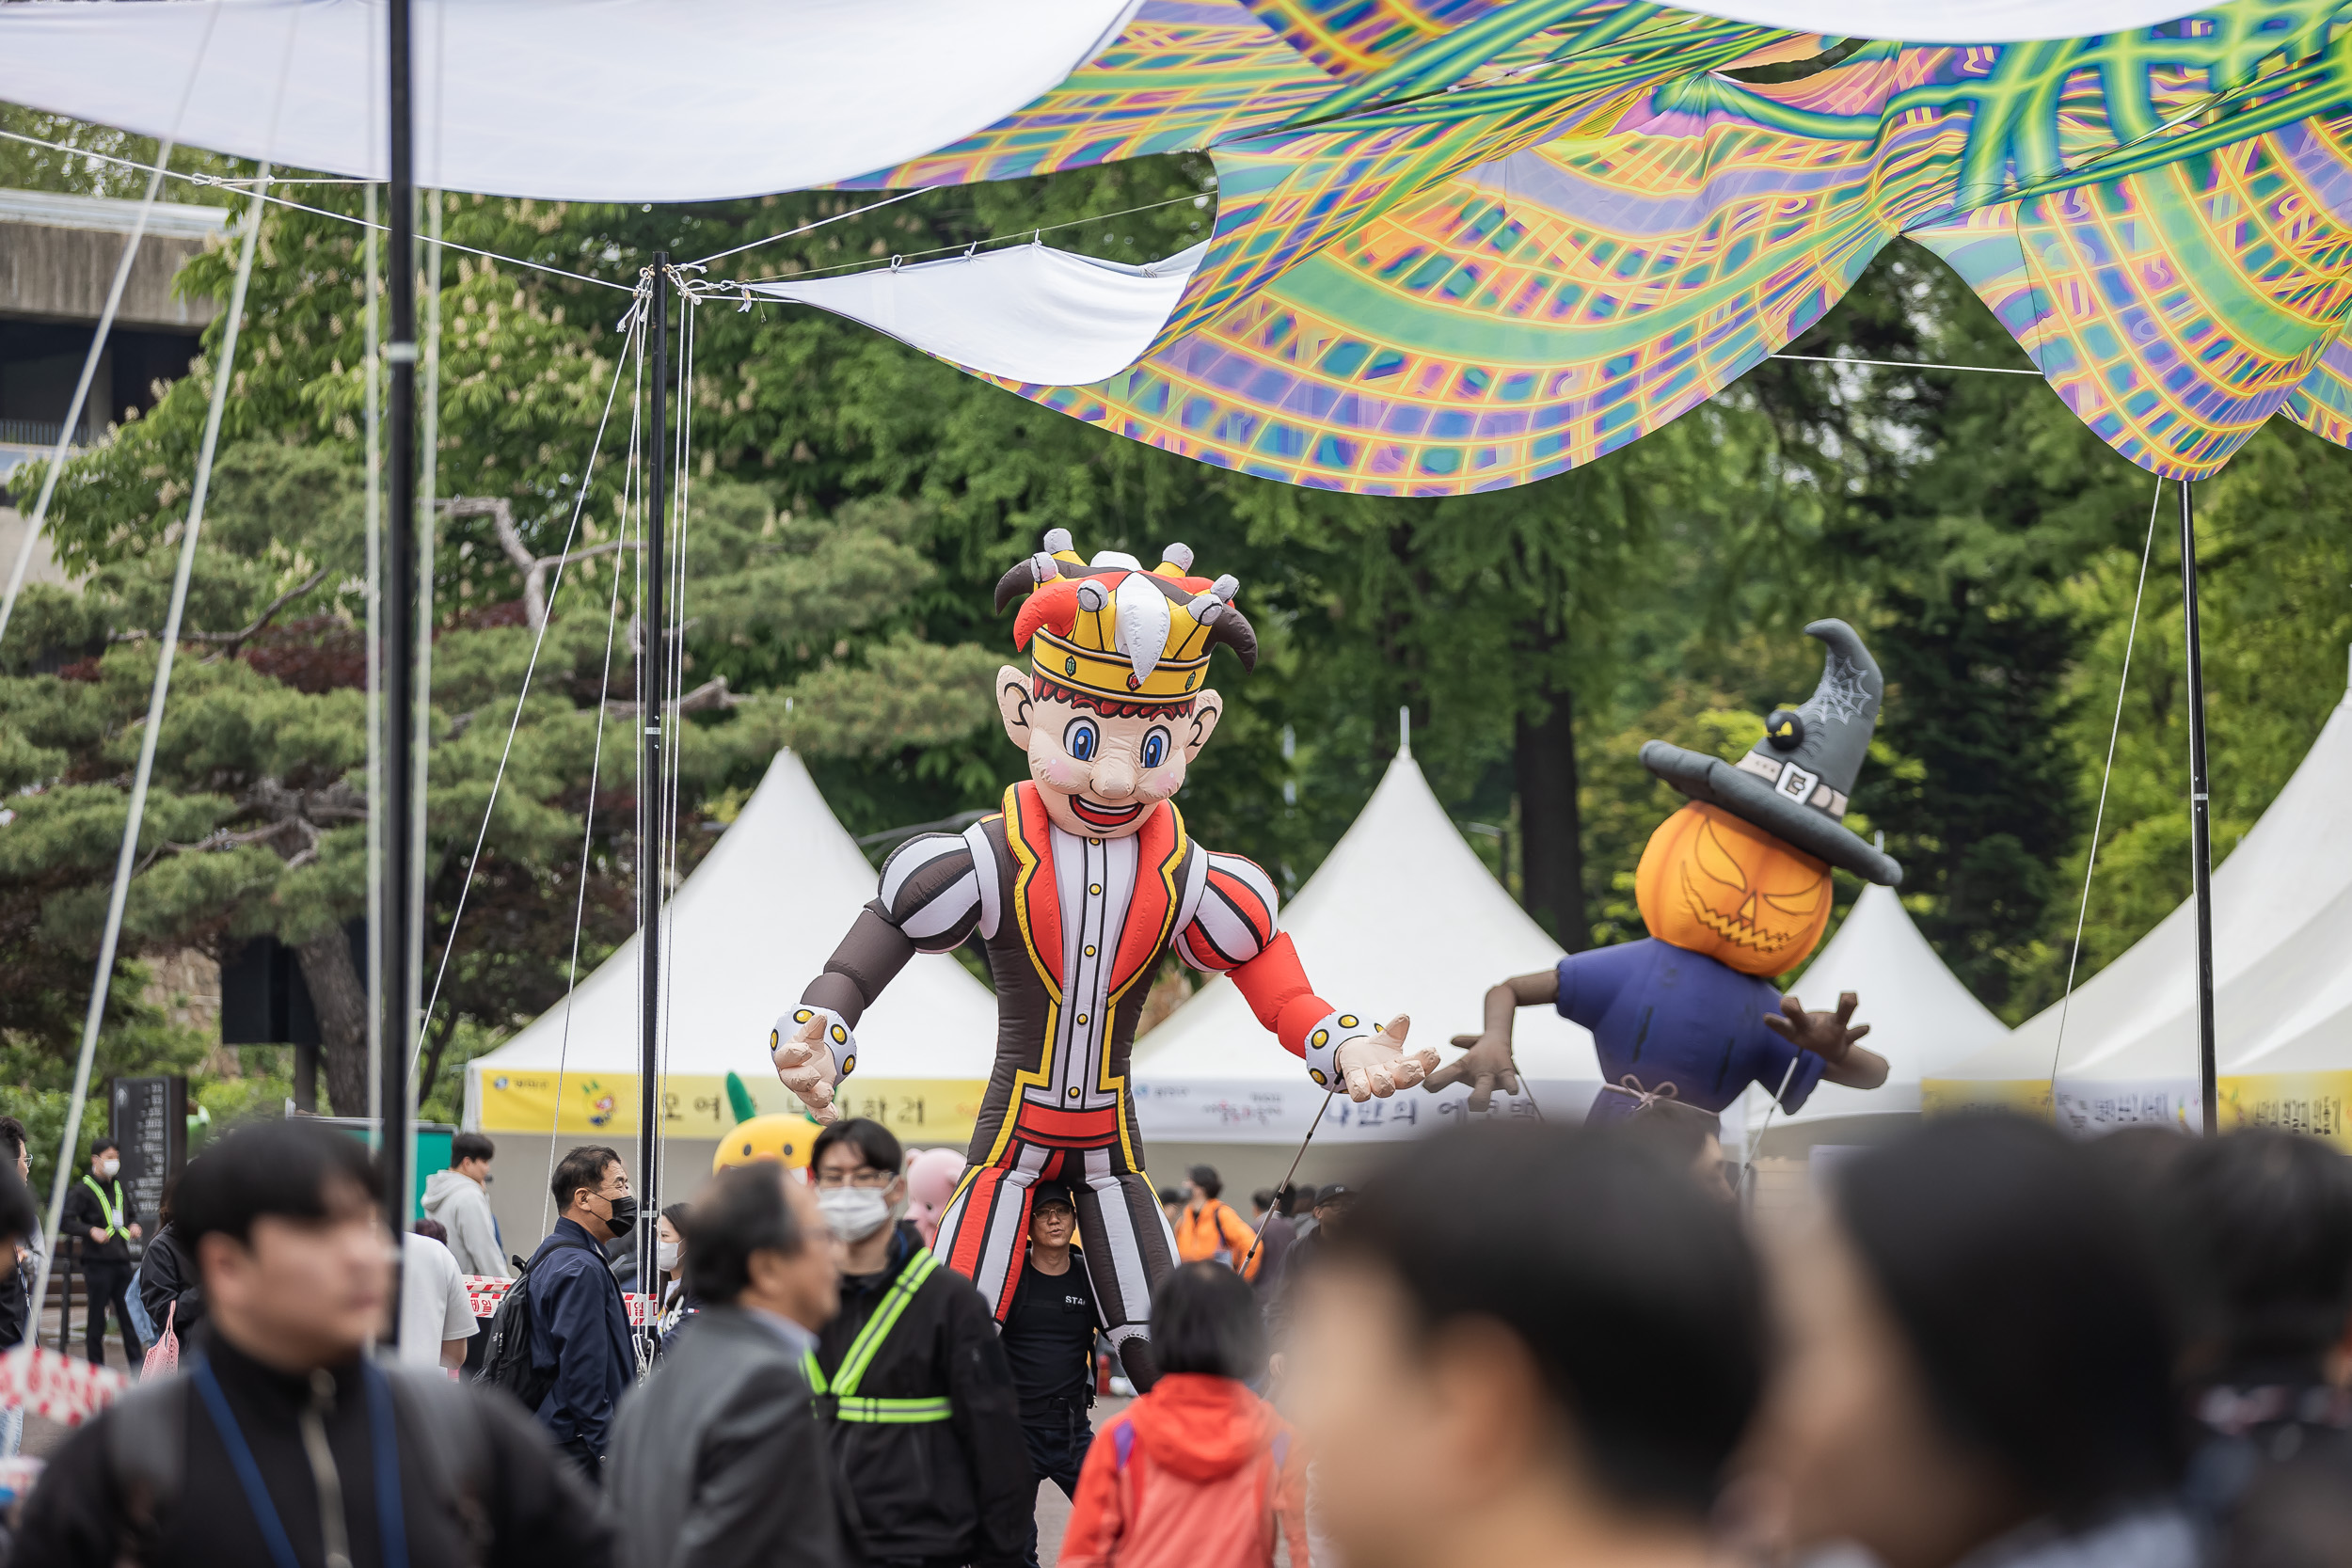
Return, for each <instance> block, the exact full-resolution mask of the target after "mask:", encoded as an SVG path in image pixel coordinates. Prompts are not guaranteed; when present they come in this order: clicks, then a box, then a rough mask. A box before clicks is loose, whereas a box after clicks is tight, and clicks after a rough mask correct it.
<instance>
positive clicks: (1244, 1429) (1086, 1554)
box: [1061, 1372, 1311, 1568]
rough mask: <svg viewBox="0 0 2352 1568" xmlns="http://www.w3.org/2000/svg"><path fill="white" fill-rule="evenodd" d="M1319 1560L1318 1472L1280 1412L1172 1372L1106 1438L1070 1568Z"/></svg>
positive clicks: (1065, 1543)
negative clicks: (1311, 1532) (1314, 1476)
mask: <svg viewBox="0 0 2352 1568" xmlns="http://www.w3.org/2000/svg"><path fill="white" fill-rule="evenodd" d="M1277 1530H1279V1531H1280V1532H1281V1533H1282V1536H1283V1537H1284V1538H1285V1539H1286V1540H1287V1541H1288V1542H1289V1544H1290V1560H1291V1565H1292V1568H1311V1563H1310V1562H1309V1560H1308V1553H1307V1465H1306V1461H1305V1459H1304V1458H1303V1457H1302V1456H1301V1455H1300V1453H1299V1451H1298V1445H1297V1443H1296V1441H1295V1439H1294V1438H1293V1437H1292V1435H1291V1430H1290V1428H1289V1427H1287V1426H1285V1425H1284V1424H1283V1423H1282V1421H1281V1419H1280V1418H1279V1417H1277V1416H1276V1415H1275V1414H1274V1411H1273V1408H1272V1407H1271V1406H1270V1405H1268V1404H1267V1403H1266V1402H1264V1401H1263V1400H1261V1399H1260V1398H1258V1396H1257V1395H1255V1394H1253V1393H1251V1392H1250V1391H1249V1390H1248V1388H1247V1387H1245V1386H1242V1385H1241V1384H1239V1383H1236V1382H1234V1381H1233V1380H1232V1378H1225V1377H1208V1376H1204V1375H1202V1374H1200V1373H1197V1372H1171V1373H1169V1374H1168V1375H1167V1376H1166V1377H1163V1378H1161V1379H1160V1381H1159V1382H1158V1383H1157V1384H1156V1385H1154V1386H1153V1387H1152V1391H1151V1392H1150V1393H1148V1394H1146V1395H1144V1396H1143V1397H1142V1398H1141V1399H1139V1400H1137V1401H1136V1402H1135V1403H1134V1404H1132V1405H1130V1406H1128V1407H1127V1409H1126V1410H1125V1411H1124V1412H1123V1413H1122V1414H1121V1415H1120V1417H1119V1418H1118V1419H1116V1420H1114V1421H1112V1422H1111V1423H1110V1424H1109V1425H1108V1426H1106V1427H1104V1429H1103V1430H1102V1431H1101V1432H1100V1433H1097V1434H1096V1435H1095V1439H1094V1446H1093V1447H1092V1448H1090V1449H1088V1450H1087V1459H1086V1466H1085V1468H1084V1469H1083V1470H1081V1471H1080V1472H1079V1475H1078V1495H1077V1497H1076V1498H1075V1499H1074V1500H1073V1502H1072V1504H1071V1509H1070V1528H1069V1529H1068V1531H1067V1532H1066V1533H1065V1534H1064V1535H1063V1537H1062V1545H1061V1568H1110V1565H1111V1564H1113V1563H1117V1564H1118V1568H1268V1565H1269V1564H1271V1563H1272V1562H1273V1561H1274V1543H1275V1532H1276V1531H1277Z"/></svg>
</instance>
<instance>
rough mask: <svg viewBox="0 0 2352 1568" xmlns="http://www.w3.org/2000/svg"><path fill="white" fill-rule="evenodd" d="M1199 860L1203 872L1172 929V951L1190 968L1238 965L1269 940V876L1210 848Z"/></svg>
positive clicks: (1271, 937) (1249, 863)
mask: <svg viewBox="0 0 2352 1568" xmlns="http://www.w3.org/2000/svg"><path fill="white" fill-rule="evenodd" d="M1204 859H1205V860H1206V863H1207V867H1206V873H1205V875H1204V876H1203V877H1202V878H1201V885H1200V890H1199V893H1198V894H1197V895H1196V896H1194V897H1193V899H1192V900H1191V905H1192V907H1191V910H1190V911H1189V912H1188V916H1187V918H1186V919H1185V920H1184V924H1183V927H1182V928H1181V929H1180V930H1178V932H1177V933H1176V954H1177V957H1179V958H1183V959H1184V962H1186V963H1188V964H1190V965H1191V966H1192V967H1193V968H1195V969H1206V970H1215V971H1219V972H1222V971H1226V970H1232V969H1237V968H1239V967H1240V966H1241V965H1243V964H1246V963H1248V961H1249V960H1250V959H1252V958H1256V957H1257V956H1258V955H1259V954H1260V953H1263V952H1264V951H1265V949H1266V946H1267V944H1268V943H1270V942H1273V941H1274V936H1275V932H1276V930H1277V929H1278V927H1277V925H1276V923H1275V918H1274V911H1275V906H1276V903H1277V898H1276V895H1275V892H1274V880H1273V879H1272V878H1270V877H1268V876H1267V875H1266V874H1265V873H1264V872H1263V871H1261V870H1259V869H1258V867H1257V864H1256V863H1254V862H1252V861H1249V860H1247V859H1245V858H1244V857H1242V856H1240V855H1224V854H1218V853H1216V851H1214V850H1212V851H1209V852H1208V853H1207V854H1206V855H1205V857H1204Z"/></svg>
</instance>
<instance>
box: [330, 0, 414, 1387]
mask: <svg viewBox="0 0 2352 1568" xmlns="http://www.w3.org/2000/svg"><path fill="white" fill-rule="evenodd" d="M408 5H409V0H391V6H390V8H389V9H390V19H389V33H390V37H389V45H390V48H389V55H390V64H391V81H390V83H389V95H388V103H389V106H390V110H391V114H390V119H391V126H390V131H391V167H390V169H389V173H390V175H391V180H390V182H389V183H390V187H391V188H390V196H391V212H390V214H389V217H390V225H389V227H390V230H391V247H390V249H391V254H390V262H389V266H390V271H389V276H388V279H387V281H388V283H389V296H390V298H389V304H390V306H391V335H390V338H389V341H387V342H386V343H385V345H384V357H385V359H386V361H387V362H388V363H389V365H390V367H391V388H390V393H391V395H390V397H389V399H388V400H387V402H386V404H385V414H386V419H385V427H386V432H385V433H386V435H387V436H389V448H390V450H389V451H388V452H387V453H386V454H385V455H386V459H387V464H388V467H389V469H390V482H391V483H390V485H389V492H390V497H391V505H390V507H389V509H387V511H386V513H385V516H384V555H385V560H384V613H383V615H382V616H381V617H380V620H381V624H382V628H383V637H384V657H383V660H382V666H383V678H384V703H383V707H382V712H383V716H384V717H383V724H384V773H383V787H384V812H383V817H384V829H383V833H384V863H385V864H384V871H385V875H384V877H383V901H382V903H381V905H380V906H379V907H378V908H377V909H376V910H375V911H373V912H374V913H375V915H376V917H377V918H376V921H375V928H374V930H373V931H372V932H371V933H370V936H371V937H372V939H373V941H374V942H375V943H376V951H377V953H378V954H379V958H378V968H379V971H380V973H381V974H382V975H383V989H382V990H380V991H379V992H378V993H377V995H376V998H375V1006H376V1011H377V1015H378V1016H379V1017H380V1018H381V1019H382V1020H383V1042H384V1044H383V1050H382V1051H381V1052H380V1053H378V1054H379V1055H380V1057H381V1072H382V1077H381V1079H380V1081H379V1085H378V1095H377V1099H378V1102H379V1103H380V1104H381V1105H382V1106H383V1123H382V1126H381V1129H380V1133H381V1139H382V1145H381V1148H379V1149H378V1151H377V1154H378V1158H380V1159H381V1160H382V1162H383V1164H382V1167H381V1168H382V1170H383V1173H384V1219H385V1222H386V1223H387V1224H388V1225H389V1226H390V1227H391V1230H392V1234H393V1235H394V1236H399V1235H401V1234H403V1233H404V1232H405V1231H406V1230H407V1228H408V1105H409V1100H408V1050H409V1042H410V1041H411V1040H413V1039H414V1038H415V1037H416V1033H417V1026H416V1021H415V1019H414V1017H413V1016H412V1014H411V1005H410V1002H409V992H410V991H411V990H413V989H414V986H415V979H416V976H415V973H414V971H413V970H412V969H411V968H410V966H409V961H408V960H409V953H408V925H409V921H410V920H411V919H412V918H413V917H414V914H415V911H414V909H413V907H412V906H413V901H414V897H415V894H416V883H415V882H414V881H413V880H412V879H411V876H410V873H411V869H412V865H411V863H412V862H413V860H414V859H415V854H416V815H415V811H414V792H415V784H416V777H415V773H414V771H413V769H414V767H415V748H414V738H415V735H416V723H415V714H414V709H415V706H416V704H417V701H418V698H419V695H420V693H418V692H417V691H416V689H415V686H416V681H415V674H416V668H417V649H416V640H417V620H416V615H417V610H416V606H417V244H416V242H417V175H416V164H415V158H414V151H413V147H412V143H411V132H412V128H413V127H412V121H411V116H412V114H413V112H414V111H413V107H412V105H411V104H410V103H409V99H408V74H409V73H408ZM371 308H373V305H372V304H371ZM336 1109H337V1110H338V1111H341V1110H342V1106H340V1105H339V1106H337V1107H336ZM392 1269H393V1274H392V1299H393V1300H395V1301H397V1300H399V1299H400V1273H399V1270H400V1254H399V1253H398V1252H394V1253H393V1255H392ZM384 1342H385V1343H386V1344H388V1345H393V1346H397V1345H398V1344H399V1342H400V1314H399V1313H398V1312H394V1313H393V1314H392V1323H391V1330H390V1333H389V1334H388V1335H387V1336H386V1338H385V1341H384Z"/></svg>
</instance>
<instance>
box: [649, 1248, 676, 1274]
mask: <svg viewBox="0 0 2352 1568" xmlns="http://www.w3.org/2000/svg"><path fill="white" fill-rule="evenodd" d="M677 1253H678V1245H677V1243H675V1242H657V1243H654V1249H653V1261H654V1267H656V1268H658V1269H660V1271H661V1272H662V1273H663V1274H668V1273H669V1272H670V1271H671V1270H672V1269H675V1268H676V1267H677Z"/></svg>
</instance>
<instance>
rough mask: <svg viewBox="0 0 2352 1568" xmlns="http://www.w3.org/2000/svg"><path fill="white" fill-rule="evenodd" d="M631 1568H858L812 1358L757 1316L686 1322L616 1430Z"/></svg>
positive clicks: (614, 1510)
mask: <svg viewBox="0 0 2352 1568" xmlns="http://www.w3.org/2000/svg"><path fill="white" fill-rule="evenodd" d="M604 1497H605V1503H606V1509H607V1516H608V1517H610V1518H611V1519H612V1526H613V1529H614V1531H615V1533H616V1534H617V1535H618V1537H619V1549H618V1560H619V1562H620V1563H621V1565H622V1568H683V1565H691V1568H845V1565H846V1563H847V1562H848V1560H849V1559H848V1554H847V1551H846V1549H845V1548H844V1546H843V1544H842V1540H841V1519H840V1515H839V1513H837V1512H836V1509H835V1504H834V1487H833V1465H832V1462H831V1459H830V1457H829V1455H828V1453H827V1451H826V1444H825V1432H824V1429H823V1427H821V1426H820V1425H819V1424H818V1419H817V1413H816V1411H815V1410H814V1409H813V1408H812V1407H811V1404H810V1400H809V1393H808V1384H807V1382H806V1380H804V1379H803V1377H802V1376H801V1366H800V1357H799V1356H798V1355H796V1354H793V1352H792V1351H791V1350H790V1349H789V1348H788V1347H787V1345H786V1343H785V1336H784V1335H783V1334H782V1333H780V1332H778V1331H777V1330H776V1329H774V1328H772V1327H771V1326H769V1325H768V1324H766V1323H761V1322H760V1321H758V1320H757V1319H756V1318H755V1317H753V1316H752V1315H751V1314H750V1313H748V1312H745V1311H742V1310H741V1309H739V1308H738V1307H707V1308H704V1309H703V1310H701V1311H700V1312H698V1313H697V1314H696V1315H695V1316H694V1317H692V1318H689V1319H687V1320H685V1321H684V1322H683V1323H681V1324H680V1325H679V1327H678V1329H677V1331H676V1332H675V1334H674V1335H673V1336H672V1337H671V1343H670V1346H669V1349H668V1352H667V1354H664V1355H663V1357H662V1360H661V1365H660V1368H659V1369H658V1370H655V1372H654V1374H653V1375H652V1376H651V1377H649V1378H647V1379H646V1380H645V1383H644V1386H643V1387H641V1388H639V1389H638V1390H637V1391H636V1392H635V1393H633V1394H631V1395H629V1397H628V1404H627V1405H625V1406H624V1407H623V1408H622V1410H621V1417H620V1419H619V1420H618V1421H616V1422H615V1423H614V1424H613V1430H612V1452H611V1455H610V1457H609V1459H608V1461H607V1467H606V1471H605V1489H604Z"/></svg>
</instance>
